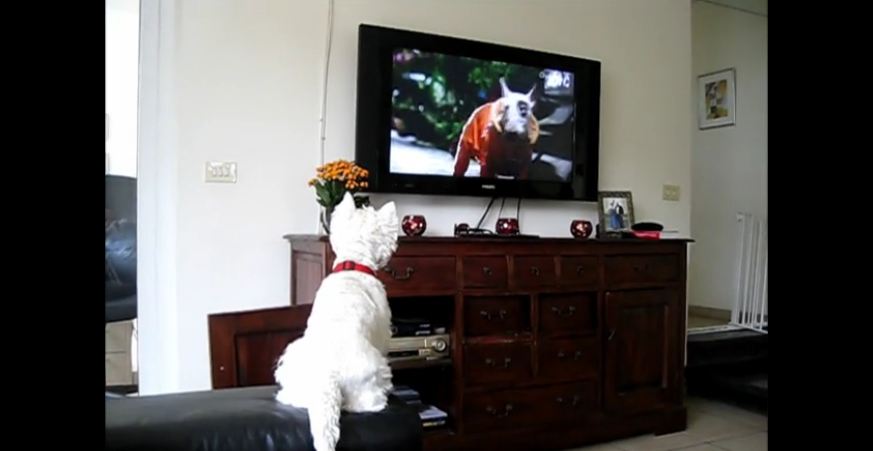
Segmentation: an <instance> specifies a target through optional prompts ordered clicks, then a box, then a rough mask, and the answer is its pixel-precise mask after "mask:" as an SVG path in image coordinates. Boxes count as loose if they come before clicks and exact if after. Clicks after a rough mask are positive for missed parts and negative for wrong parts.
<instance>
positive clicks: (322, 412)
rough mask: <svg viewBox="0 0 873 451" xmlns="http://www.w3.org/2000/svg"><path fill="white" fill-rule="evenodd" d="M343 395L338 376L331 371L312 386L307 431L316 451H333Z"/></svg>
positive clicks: (337, 439) (338, 428)
mask: <svg viewBox="0 0 873 451" xmlns="http://www.w3.org/2000/svg"><path fill="white" fill-rule="evenodd" d="M342 403H343V395H342V391H341V390H340V384H339V377H338V375H337V374H336V373H335V372H333V371H331V372H330V373H328V374H327V375H326V377H324V378H322V379H321V380H320V381H319V382H318V385H317V386H316V387H313V393H312V402H310V403H309V431H310V432H311V433H312V443H313V445H315V449H316V451H335V449H336V443H337V441H339V436H340V427H339V426H340V425H339V420H340V407H342Z"/></svg>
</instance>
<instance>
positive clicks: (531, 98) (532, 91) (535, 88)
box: [527, 83, 537, 108]
mask: <svg viewBox="0 0 873 451" xmlns="http://www.w3.org/2000/svg"><path fill="white" fill-rule="evenodd" d="M536 90H537V85H536V83H534V85H533V87H531V88H530V91H528V92H527V99H528V100H530V107H531V108H533V106H534V105H536V103H537V102H536V101H535V100H534V98H533V95H534V92H536Z"/></svg>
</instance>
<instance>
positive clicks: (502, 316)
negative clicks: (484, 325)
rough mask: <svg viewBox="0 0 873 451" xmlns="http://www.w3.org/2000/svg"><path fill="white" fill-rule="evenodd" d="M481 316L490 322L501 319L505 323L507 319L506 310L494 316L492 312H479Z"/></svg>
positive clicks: (501, 310)
mask: <svg viewBox="0 0 873 451" xmlns="http://www.w3.org/2000/svg"><path fill="white" fill-rule="evenodd" d="M479 316H481V317H483V318H485V319H487V320H488V321H494V320H495V319H500V320H501V321H503V320H504V319H506V310H503V309H500V311H498V312H497V314H496V315H495V314H493V313H491V312H486V311H485V310H479Z"/></svg>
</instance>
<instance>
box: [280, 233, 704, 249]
mask: <svg viewBox="0 0 873 451" xmlns="http://www.w3.org/2000/svg"><path fill="white" fill-rule="evenodd" d="M282 238H285V239H286V240H288V241H289V242H292V243H293V242H323V243H326V242H327V241H328V239H327V235H309V234H294V233H289V234H287V235H284V236H283V237H282ZM398 241H399V242H400V243H409V244H412V243H415V244H431V243H433V244H474V243H504V244H510V243H525V244H531V243H537V244H571V243H572V244H590V245H593V246H597V245H606V244H613V245H614V244H639V245H651V244H654V243H693V242H694V240H692V239H690V238H665V239H660V240H644V239H633V238H620V239H619V238H609V239H604V238H587V239H582V238H571V237H566V238H556V237H541V238H527V237H518V238H516V237H500V236H496V235H495V236H481V237H456V236H420V237H409V236H401V237H400V238H399V239H398Z"/></svg>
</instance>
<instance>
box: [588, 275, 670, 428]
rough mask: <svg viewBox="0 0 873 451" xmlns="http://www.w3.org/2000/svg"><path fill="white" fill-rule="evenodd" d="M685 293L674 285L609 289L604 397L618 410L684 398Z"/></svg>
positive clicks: (610, 407) (641, 408)
mask: <svg viewBox="0 0 873 451" xmlns="http://www.w3.org/2000/svg"><path fill="white" fill-rule="evenodd" d="M678 306H679V296H678V293H677V292H676V291H675V290H673V289H658V290H640V291H612V292H607V293H606V322H605V325H606V327H605V333H606V334H607V337H606V338H607V339H606V378H605V381H604V383H605V387H604V388H605V390H604V401H605V405H606V408H607V409H608V410H610V411H614V412H622V413H628V412H640V411H645V410H651V409H656V408H659V407H663V406H665V405H668V404H676V403H678V402H679V389H680V387H679V381H680V377H679V376H680V371H682V365H681V364H680V363H681V362H679V352H678V350H679V346H680V345H681V340H680V337H681V336H683V335H684V334H682V331H680V330H678V327H679V321H678V318H679V316H678V315H679V312H678Z"/></svg>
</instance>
